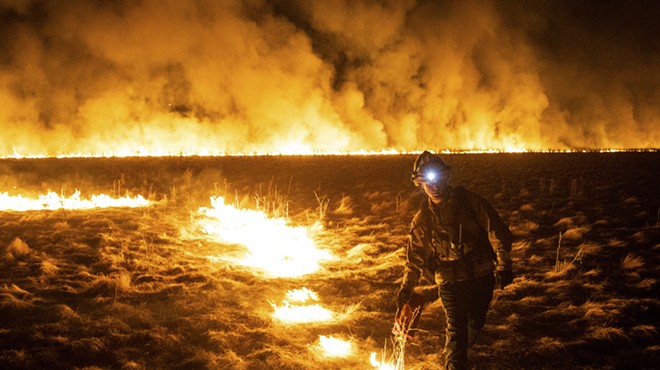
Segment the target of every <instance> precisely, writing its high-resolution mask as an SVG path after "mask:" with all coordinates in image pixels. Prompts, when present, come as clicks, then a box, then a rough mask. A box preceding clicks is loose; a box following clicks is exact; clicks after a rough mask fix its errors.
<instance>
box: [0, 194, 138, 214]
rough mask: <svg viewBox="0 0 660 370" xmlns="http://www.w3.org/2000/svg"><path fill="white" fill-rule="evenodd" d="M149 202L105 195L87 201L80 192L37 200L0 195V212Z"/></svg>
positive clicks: (127, 205) (124, 205) (45, 196)
mask: <svg viewBox="0 0 660 370" xmlns="http://www.w3.org/2000/svg"><path fill="white" fill-rule="evenodd" d="M150 204H151V202H150V201H148V200H146V199H144V197H142V195H137V196H135V197H129V196H125V197H122V198H112V197H110V196H109V195H106V194H98V195H92V196H91V198H89V199H81V197H80V191H79V190H76V192H75V193H74V194H73V195H71V196H70V197H68V198H67V197H62V196H60V195H58V194H57V193H55V192H49V193H48V194H45V195H43V194H41V195H39V196H38V198H36V199H33V198H25V197H23V196H21V195H16V196H13V195H9V194H8V193H0V211H2V210H5V211H6V210H12V211H35V210H56V209H91V208H108V207H132V208H135V207H146V206H148V205H150Z"/></svg>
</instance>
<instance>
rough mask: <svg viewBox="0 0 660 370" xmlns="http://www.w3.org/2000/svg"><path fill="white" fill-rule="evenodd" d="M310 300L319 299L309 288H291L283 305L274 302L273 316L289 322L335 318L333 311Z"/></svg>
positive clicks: (319, 320) (320, 320) (299, 322)
mask: <svg viewBox="0 0 660 370" xmlns="http://www.w3.org/2000/svg"><path fill="white" fill-rule="evenodd" d="M308 301H314V302H316V301H318V296H317V295H316V293H314V292H313V291H311V290H309V289H307V288H302V289H295V290H290V291H288V292H287V294H286V299H285V300H284V301H282V306H277V305H275V304H272V306H273V308H274V309H275V312H274V313H273V316H274V317H275V318H276V319H278V320H280V321H282V322H285V323H287V324H301V323H310V322H323V321H331V320H333V319H334V318H335V314H334V313H333V312H332V311H330V310H328V309H326V308H323V307H321V306H320V305H319V304H318V303H308ZM291 302H294V303H296V304H292V303H291Z"/></svg>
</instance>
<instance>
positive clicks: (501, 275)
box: [495, 270, 513, 289]
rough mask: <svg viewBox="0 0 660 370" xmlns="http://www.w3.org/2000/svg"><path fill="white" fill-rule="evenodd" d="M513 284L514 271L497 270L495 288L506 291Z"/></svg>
mask: <svg viewBox="0 0 660 370" xmlns="http://www.w3.org/2000/svg"><path fill="white" fill-rule="evenodd" d="M512 282H513V271H511V270H495V287H496V288H497V289H504V287H506V286H507V285H509V284H511V283H512Z"/></svg>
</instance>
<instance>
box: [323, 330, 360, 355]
mask: <svg viewBox="0 0 660 370" xmlns="http://www.w3.org/2000/svg"><path fill="white" fill-rule="evenodd" d="M319 347H320V348H321V350H322V352H323V355H324V356H325V357H347V356H349V355H351V353H352V352H353V343H352V342H351V341H346V340H343V339H339V338H335V337H326V336H325V335H319Z"/></svg>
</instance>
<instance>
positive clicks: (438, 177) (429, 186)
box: [420, 172, 449, 203]
mask: <svg viewBox="0 0 660 370" xmlns="http://www.w3.org/2000/svg"><path fill="white" fill-rule="evenodd" d="M432 178H433V179H432V180H427V181H424V182H422V183H420V185H421V186H422V189H423V190H424V193H426V195H427V196H428V197H429V198H430V199H431V201H432V202H433V203H440V202H441V201H442V196H443V194H444V192H445V190H446V189H447V182H448V180H449V173H447V172H438V173H437V174H434V175H433V176H432Z"/></svg>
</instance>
